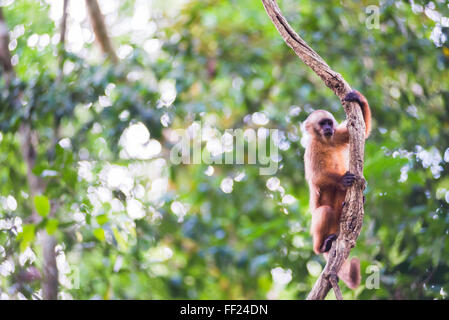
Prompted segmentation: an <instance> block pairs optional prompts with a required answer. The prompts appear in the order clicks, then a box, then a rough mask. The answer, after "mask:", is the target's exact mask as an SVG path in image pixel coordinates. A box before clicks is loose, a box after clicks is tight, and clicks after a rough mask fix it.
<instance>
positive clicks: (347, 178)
mask: <svg viewBox="0 0 449 320" xmlns="http://www.w3.org/2000/svg"><path fill="white" fill-rule="evenodd" d="M354 181H355V175H354V174H353V173H350V172H349V171H346V173H345V174H344V175H343V177H342V178H341V184H342V185H343V187H345V188H349V187H351V186H352V185H353V184H354Z"/></svg>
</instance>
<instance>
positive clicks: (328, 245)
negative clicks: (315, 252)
mask: <svg viewBox="0 0 449 320" xmlns="http://www.w3.org/2000/svg"><path fill="white" fill-rule="evenodd" d="M335 239H337V235H336V234H335V233H333V234H331V235H330V236H328V237H327V238H326V239H324V241H323V244H322V245H321V248H320V252H321V253H324V252H328V251H329V250H330V249H331V247H332V242H333V241H334V240H335Z"/></svg>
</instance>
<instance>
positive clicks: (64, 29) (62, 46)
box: [57, 0, 69, 81]
mask: <svg viewBox="0 0 449 320" xmlns="http://www.w3.org/2000/svg"><path fill="white" fill-rule="evenodd" d="M68 5H69V0H64V5H63V9H62V10H63V11H62V18H61V23H60V25H59V29H60V37H59V63H58V64H59V69H58V78H57V80H58V81H61V78H62V74H63V68H64V60H65V36H66V33H67V7H68Z"/></svg>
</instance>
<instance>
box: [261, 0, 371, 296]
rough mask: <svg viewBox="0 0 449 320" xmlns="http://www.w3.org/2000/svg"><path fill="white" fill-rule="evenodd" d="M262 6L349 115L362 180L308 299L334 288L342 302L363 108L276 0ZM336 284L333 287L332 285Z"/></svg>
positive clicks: (359, 199)
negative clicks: (341, 272)
mask: <svg viewBox="0 0 449 320" xmlns="http://www.w3.org/2000/svg"><path fill="white" fill-rule="evenodd" d="M262 4H263V6H264V8H265V11H266V12H267V14H268V16H269V17H270V19H271V21H272V22H273V24H274V25H275V27H276V29H277V30H278V32H279V33H280V35H281V36H282V38H283V39H284V41H285V42H286V43H287V45H288V46H289V47H290V48H292V49H293V51H294V52H295V53H296V55H297V56H298V57H299V58H300V59H301V60H302V61H303V62H304V63H305V64H306V65H307V66H309V67H310V68H311V69H312V70H313V71H314V72H315V73H316V74H317V75H318V76H319V77H320V78H321V80H323V82H324V84H325V85H326V86H327V87H328V88H330V89H331V90H332V91H333V92H334V93H335V94H336V95H337V96H338V97H339V98H340V101H341V103H342V105H343V108H344V110H345V112H346V118H347V127H348V131H349V171H350V172H352V173H354V174H355V175H356V176H357V177H360V179H357V180H356V181H355V183H354V185H353V186H352V187H351V188H349V190H348V191H347V193H346V198H345V203H346V204H347V205H346V206H344V208H343V212H342V215H341V219H340V234H339V236H338V238H337V241H336V242H334V243H333V245H332V248H331V250H330V252H329V259H328V262H327V264H326V266H325V268H324V270H323V272H322V273H321V275H320V277H319V278H318V280H317V281H316V283H315V285H314V287H313V289H312V291H311V292H310V293H309V295H308V297H307V299H309V300H317V299H324V298H325V297H326V295H327V293H328V292H329V290H330V289H331V288H332V287H333V288H334V291H335V294H336V296H337V298H341V292H340V289H339V288H338V285H337V282H336V278H335V276H336V275H337V274H338V271H339V270H340V268H341V266H342V265H343V263H344V261H345V260H346V259H347V258H348V256H349V252H350V251H351V249H352V248H353V247H354V246H355V243H356V240H357V238H358V236H359V234H360V230H361V228H362V223H363V190H364V189H365V180H364V179H363V159H364V147H365V134H364V132H365V123H364V121H363V116H362V112H361V110H360V108H359V107H358V106H357V104H356V103H353V102H346V101H344V97H345V96H346V94H348V93H349V92H351V87H350V86H349V84H348V83H347V82H346V81H345V80H344V79H343V77H342V76H341V75H340V74H339V73H337V72H335V71H333V70H332V69H331V68H330V67H329V66H328V65H327V63H326V62H325V61H324V60H323V59H322V58H321V57H320V56H319V55H318V54H317V53H316V52H315V51H314V50H313V49H312V48H311V47H310V46H309V45H308V44H307V43H306V42H305V41H304V40H303V39H302V38H301V37H300V36H299V35H298V34H297V33H296V32H295V31H294V30H293V29H292V27H291V26H290V25H289V24H288V22H287V20H286V19H285V18H284V17H283V15H282V13H281V11H280V9H279V7H278V5H277V3H276V1H275V0H262ZM332 282H333V283H332Z"/></svg>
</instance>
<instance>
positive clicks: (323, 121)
mask: <svg viewBox="0 0 449 320" xmlns="http://www.w3.org/2000/svg"><path fill="white" fill-rule="evenodd" d="M318 124H319V125H320V126H324V125H326V124H327V125H330V126H332V121H331V120H329V119H324V120H321V121H320V122H319V123H318Z"/></svg>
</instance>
